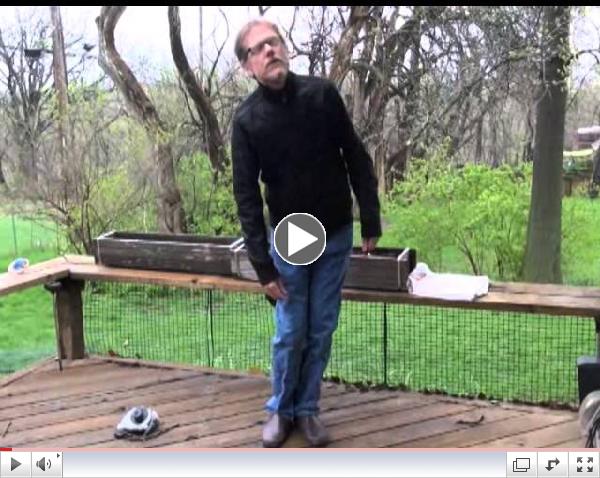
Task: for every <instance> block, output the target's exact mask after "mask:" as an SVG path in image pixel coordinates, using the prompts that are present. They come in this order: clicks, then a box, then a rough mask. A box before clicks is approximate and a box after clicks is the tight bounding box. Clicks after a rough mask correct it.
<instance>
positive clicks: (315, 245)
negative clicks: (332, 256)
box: [274, 213, 327, 266]
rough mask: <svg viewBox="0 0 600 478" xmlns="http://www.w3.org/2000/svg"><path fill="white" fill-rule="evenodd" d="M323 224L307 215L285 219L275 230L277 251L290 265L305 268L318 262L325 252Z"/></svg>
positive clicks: (290, 216)
mask: <svg viewBox="0 0 600 478" xmlns="http://www.w3.org/2000/svg"><path fill="white" fill-rule="evenodd" d="M326 239H327V236H326V233H325V228H324V227H323V224H321V222H320V221H319V220H318V219H317V218H316V217H314V216H312V215H311V214H307V213H294V214H290V215H288V216H286V217H284V218H283V219H282V220H281V221H279V224H277V227H276V228H275V238H274V242H275V251H276V252H277V254H279V256H280V257H281V258H282V259H283V260H284V261H286V262H287V263H289V264H292V265H295V266H304V265H307V264H310V263H312V262H314V261H316V260H317V259H318V258H319V257H320V256H321V254H323V251H324V250H325V242H326Z"/></svg>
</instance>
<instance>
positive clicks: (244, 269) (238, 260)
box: [231, 238, 258, 281]
mask: <svg viewBox="0 0 600 478" xmlns="http://www.w3.org/2000/svg"><path fill="white" fill-rule="evenodd" d="M231 272H232V274H233V275H234V276H236V277H239V278H241V279H248V280H255V281H257V280H258V275H257V274H256V271H255V270H254V267H253V266H252V263H251V262H250V259H248V250H247V249H246V245H245V244H244V239H243V238H241V239H239V240H238V241H236V243H235V244H233V245H232V247H231Z"/></svg>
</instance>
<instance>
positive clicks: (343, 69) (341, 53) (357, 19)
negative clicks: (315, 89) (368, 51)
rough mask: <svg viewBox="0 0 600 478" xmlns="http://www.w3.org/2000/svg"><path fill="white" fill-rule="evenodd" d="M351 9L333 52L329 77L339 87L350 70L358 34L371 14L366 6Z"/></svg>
mask: <svg viewBox="0 0 600 478" xmlns="http://www.w3.org/2000/svg"><path fill="white" fill-rule="evenodd" d="M350 8H351V10H350V17H349V18H348V22H347V23H346V27H345V28H344V31H343V32H342V34H341V35H340V39H339V41H338V42H337V46H336V47H335V50H334V52H333V58H332V60H331V68H330V69H329V75H328V76H329V79H330V80H331V81H333V82H334V83H335V84H336V85H337V86H338V87H340V86H341V84H342V82H343V81H344V78H346V74H347V73H348V70H349V69H350V63H351V61H352V50H353V48H354V47H355V45H356V42H357V39H358V33H359V32H360V29H361V28H362V26H363V24H364V22H365V20H366V19H367V16H368V14H369V7H368V6H365V5H356V6H353V7H350Z"/></svg>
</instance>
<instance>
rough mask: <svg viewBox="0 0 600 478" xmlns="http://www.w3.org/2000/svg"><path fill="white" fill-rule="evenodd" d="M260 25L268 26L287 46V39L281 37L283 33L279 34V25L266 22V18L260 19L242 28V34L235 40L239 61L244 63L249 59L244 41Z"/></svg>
mask: <svg viewBox="0 0 600 478" xmlns="http://www.w3.org/2000/svg"><path fill="white" fill-rule="evenodd" d="M258 25H266V26H268V27H269V28H270V29H271V30H273V32H274V33H276V34H277V36H278V37H279V38H280V39H281V41H282V42H283V43H284V44H285V39H284V38H283V36H281V33H280V32H279V28H277V25H275V24H274V23H273V22H270V21H269V20H265V19H264V18H259V19H257V20H250V21H249V22H248V23H246V24H245V25H244V26H243V27H242V28H241V30H240V32H239V33H238V35H237V37H236V38H235V46H234V51H235V56H237V59H238V60H239V61H240V62H242V63H243V62H245V61H246V58H247V57H248V51H247V48H246V46H245V45H244V40H246V35H248V32H249V31H250V30H252V29H253V28H254V27H256V26H258Z"/></svg>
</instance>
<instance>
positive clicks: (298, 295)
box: [266, 224, 352, 418]
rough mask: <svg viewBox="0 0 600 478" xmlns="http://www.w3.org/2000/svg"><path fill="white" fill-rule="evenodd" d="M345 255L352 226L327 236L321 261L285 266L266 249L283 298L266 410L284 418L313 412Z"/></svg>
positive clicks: (347, 256) (277, 316)
mask: <svg viewBox="0 0 600 478" xmlns="http://www.w3.org/2000/svg"><path fill="white" fill-rule="evenodd" d="M272 243H273V242H272V241H271V244H272ZM351 251H352V224H348V225H347V226H344V227H342V229H340V230H338V231H336V232H335V233H334V234H333V235H332V236H331V237H328V238H327V245H326V246H325V250H324V251H323V254H322V255H321V257H319V259H317V260H316V261H315V262H313V263H312V264H309V265H306V266H294V265H291V264H288V263H287V262H285V261H284V260H283V259H282V258H281V257H279V255H278V254H277V252H276V251H275V250H274V248H273V246H272V245H271V251H270V253H271V257H272V258H273V261H274V262H275V267H276V268H277V270H278V271H279V275H280V277H281V280H282V281H283V285H284V287H285V288H286V290H287V293H288V298H287V300H278V301H277V305H276V306H275V327H276V330H275V337H274V338H273V364H272V365H273V366H272V373H271V381H272V387H273V390H272V393H273V395H272V396H271V398H270V399H269V400H268V401H267V404H266V409H267V410H268V411H269V412H271V413H278V414H280V415H283V416H286V417H289V418H293V417H299V416H307V415H316V414H318V412H319V398H320V396H321V378H322V377H323V372H324V371H325V368H326V367H327V363H328V361H329V356H330V352H331V337H332V335H333V332H334V331H335V329H336V327H337V323H338V317H339V313H340V305H341V300H342V284H343V282H344V277H345V275H346V270H347V269H348V263H349V260H350V252H351Z"/></svg>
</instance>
